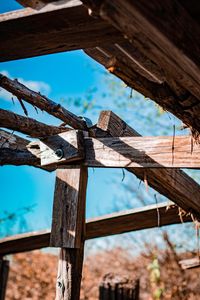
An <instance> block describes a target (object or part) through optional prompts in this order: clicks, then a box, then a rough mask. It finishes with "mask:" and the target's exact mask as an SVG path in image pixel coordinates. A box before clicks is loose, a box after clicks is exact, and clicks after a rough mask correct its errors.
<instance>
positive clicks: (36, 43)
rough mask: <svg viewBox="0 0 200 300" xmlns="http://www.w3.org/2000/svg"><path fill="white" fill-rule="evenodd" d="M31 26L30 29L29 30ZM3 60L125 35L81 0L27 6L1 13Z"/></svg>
mask: <svg viewBox="0 0 200 300" xmlns="http://www.w3.org/2000/svg"><path fill="white" fill-rule="evenodd" d="M27 28H28V30H27ZM0 36H1V39H2V40H3V41H4V42H3V43H1V45H0V53H1V57H0V61H1V62H3V61H8V60H15V59H21V58H27V57H33V56H38V55H45V54H50V53H58V52H63V51H69V50H77V49H83V48H89V47H96V46H98V45H101V44H102V43H104V42H107V41H109V42H111V41H112V42H116V41H119V40H121V39H122V35H121V34H120V33H119V32H118V31H117V30H116V29H115V28H113V27H112V26H110V25H108V24H107V22H105V21H102V20H100V19H94V18H92V17H90V16H89V14H88V10H87V9H86V8H85V7H84V6H83V5H82V3H81V1H78V0H69V1H58V2H57V3H52V4H49V5H46V6H45V7H44V8H42V9H40V10H38V11H37V10H33V9H31V8H26V9H22V10H17V11H14V12H13V11H12V12H8V13H5V14H2V15H0Z"/></svg>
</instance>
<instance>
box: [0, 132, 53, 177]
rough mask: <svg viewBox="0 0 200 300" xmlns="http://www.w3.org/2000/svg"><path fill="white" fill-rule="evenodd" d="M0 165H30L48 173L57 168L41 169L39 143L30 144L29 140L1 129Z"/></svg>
mask: <svg viewBox="0 0 200 300" xmlns="http://www.w3.org/2000/svg"><path fill="white" fill-rule="evenodd" d="M0 165H1V166H3V165H14V166H21V165H29V166H33V167H37V168H41V169H44V170H47V171H53V170H55V167H56V166H53V167H50V166H47V167H41V165H40V147H39V144H38V142H30V141H29V140H27V139H24V138H21V137H19V136H17V135H15V134H13V133H10V132H7V131H5V130H1V129H0Z"/></svg>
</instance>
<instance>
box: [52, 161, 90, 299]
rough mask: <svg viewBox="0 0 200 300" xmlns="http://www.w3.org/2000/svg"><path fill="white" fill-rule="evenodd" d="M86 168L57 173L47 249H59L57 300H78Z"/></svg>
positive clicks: (70, 167)
mask: <svg viewBox="0 0 200 300" xmlns="http://www.w3.org/2000/svg"><path fill="white" fill-rule="evenodd" d="M86 187H87V168H85V167H83V166H64V167H63V166H62V167H60V168H59V169H58V170H57V177H56V186H55V194H54V207H53V222H52V231H51V239H50V245H51V246H52V247H60V248H61V249H60V255H59V263H58V275H57V285H56V300H72V299H73V300H78V299H79V297H80V285H81V275H82V264H83V255H84V232H85V199H86Z"/></svg>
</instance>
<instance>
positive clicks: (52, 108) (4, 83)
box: [0, 74, 87, 130]
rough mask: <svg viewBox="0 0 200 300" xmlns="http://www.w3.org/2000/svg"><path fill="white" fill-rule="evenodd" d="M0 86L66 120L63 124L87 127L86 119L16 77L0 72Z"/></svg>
mask: <svg viewBox="0 0 200 300" xmlns="http://www.w3.org/2000/svg"><path fill="white" fill-rule="evenodd" d="M0 86H1V87H3V88H4V89H6V90H7V91H8V92H10V93H11V94H13V95H15V96H16V97H17V98H18V99H20V100H21V99H23V100H24V101H26V102H28V103H30V104H31V105H33V106H36V107H38V108H39V109H41V110H42V111H43V110H44V111H46V112H48V113H49V114H50V115H53V116H54V117H56V118H59V119H60V120H62V121H63V122H64V124H63V126H64V125H66V124H68V125H69V126H71V127H73V128H75V129H82V130H84V129H86V128H87V126H86V123H85V121H84V120H82V119H81V118H80V117H77V116H76V115H74V114H73V113H72V112H70V111H68V110H67V109H65V108H64V107H63V106H61V105H60V104H58V103H55V102H54V101H52V100H50V99H48V98H47V97H45V96H43V95H41V94H40V93H37V92H34V91H32V90H30V89H29V88H27V87H26V86H25V85H23V84H22V83H20V82H18V81H17V80H16V79H15V80H11V79H9V78H8V77H6V76H4V75H2V74H0Z"/></svg>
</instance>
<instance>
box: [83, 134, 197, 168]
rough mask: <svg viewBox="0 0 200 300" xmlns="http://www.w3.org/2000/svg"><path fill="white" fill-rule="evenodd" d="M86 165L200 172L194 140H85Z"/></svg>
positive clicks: (182, 137) (177, 138) (187, 138)
mask: <svg viewBox="0 0 200 300" xmlns="http://www.w3.org/2000/svg"><path fill="white" fill-rule="evenodd" d="M85 153H86V157H85V165H86V166H88V167H112V168H132V167H134V168H193V169H199V168H200V145H199V144H196V143H194V141H193V138H192V137H191V136H176V137H173V136H156V137H155V136H152V137H122V138H120V137H110V138H109V137H108V138H99V139H95V138H85Z"/></svg>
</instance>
